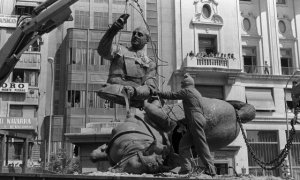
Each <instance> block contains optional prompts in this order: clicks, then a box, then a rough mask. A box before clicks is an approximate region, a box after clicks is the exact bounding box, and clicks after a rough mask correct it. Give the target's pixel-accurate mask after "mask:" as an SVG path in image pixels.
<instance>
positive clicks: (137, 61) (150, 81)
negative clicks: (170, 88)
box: [98, 14, 156, 104]
mask: <svg viewBox="0 0 300 180" xmlns="http://www.w3.org/2000/svg"><path fill="white" fill-rule="evenodd" d="M128 16H129V15H128ZM128 16H127V15H126V14H125V15H122V16H121V17H120V18H119V19H118V20H117V21H116V22H115V23H114V24H113V25H112V26H111V27H110V28H109V29H108V30H107V32H106V33H105V34H104V36H103V37H102V39H101V41H100V42H99V46H98V53H99V55H100V56H102V57H103V58H105V59H107V60H110V61H111V65H110V68H109V75H108V79H107V83H109V84H113V85H114V84H115V85H116V86H110V87H105V88H106V89H107V91H106V90H105V89H104V90H101V92H100V91H99V95H100V97H101V93H102V95H103V94H109V97H114V96H113V94H116V97H114V98H113V99H114V100H115V101H118V97H120V96H122V95H121V93H120V89H121V88H122V87H120V86H118V85H122V86H128V87H132V89H133V90H132V91H134V92H132V93H135V94H134V95H133V94H130V95H129V97H132V96H134V99H136V100H139V99H140V100H142V99H146V98H148V97H149V96H150V95H151V94H152V91H153V90H154V89H156V84H155V76H156V63H155V62H153V61H152V60H151V59H149V58H148V57H147V56H146V55H145V52H144V48H143V47H144V46H145V44H146V43H147V40H148V39H147V38H146V37H148V35H146V32H145V31H143V33H140V32H139V33H140V34H142V35H144V36H143V37H137V36H138V35H135V34H134V33H133V36H132V46H131V47H126V46H123V45H120V44H118V45H115V44H112V42H113V38H114V37H115V35H116V34H117V33H118V31H120V30H121V29H122V28H123V26H124V24H126V20H127V18H128ZM138 30H139V31H142V28H137V29H136V30H135V31H138ZM136 39H137V40H138V43H137V44H135V40H136ZM122 89H123V88H122ZM104 96H105V95H103V96H102V97H103V98H105V97H104ZM109 100H110V99H109ZM133 104H135V103H133Z"/></svg>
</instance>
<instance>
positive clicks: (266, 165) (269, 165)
mask: <svg viewBox="0 0 300 180" xmlns="http://www.w3.org/2000/svg"><path fill="white" fill-rule="evenodd" d="M236 117H237V121H238V123H239V125H240V127H241V131H242V134H243V138H244V140H245V143H246V145H247V148H248V152H249V153H250V154H251V156H252V158H253V159H254V161H255V162H256V163H257V164H258V165H259V166H260V167H261V168H263V169H264V170H274V169H276V168H278V167H279V166H280V165H281V164H282V163H283V161H284V160H285V158H286V157H287V155H288V154H289V150H290V148H291V145H292V144H293V139H294V135H295V134H296V130H295V127H294V125H295V123H296V122H297V115H296V116H295V118H294V119H293V120H292V122H291V125H292V129H291V130H290V131H289V139H288V140H287V143H286V145H285V147H284V149H283V150H282V151H281V152H280V154H279V155H278V156H277V157H276V158H275V159H273V160H271V161H269V162H263V161H262V160H260V158H258V157H257V156H256V154H255V152H254V150H253V148H252V146H251V144H250V143H249V140H248V139H247V136H246V133H245V130H244V128H243V124H242V121H241V119H240V117H239V116H238V113H237V112H236Z"/></svg>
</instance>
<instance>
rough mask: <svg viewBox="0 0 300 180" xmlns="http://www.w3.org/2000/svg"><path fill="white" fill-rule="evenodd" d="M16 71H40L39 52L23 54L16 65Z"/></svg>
mask: <svg viewBox="0 0 300 180" xmlns="http://www.w3.org/2000/svg"><path fill="white" fill-rule="evenodd" d="M15 68H18V69H37V70H40V69H41V53H40V52H24V53H23V54H22V56H21V58H20V60H19V62H18V63H17V65H16V67H15Z"/></svg>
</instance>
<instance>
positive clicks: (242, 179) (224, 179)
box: [88, 171, 282, 180]
mask: <svg viewBox="0 0 300 180" xmlns="http://www.w3.org/2000/svg"><path fill="white" fill-rule="evenodd" d="M88 175H90V176H106V177H108V176H113V177H142V178H151V179H153V178H158V179H161V178H167V179H170V178H174V179H178V178H180V179H198V180H201V179H205V180H206V179H217V180H282V179H281V178H280V177H274V176H261V177H256V176H253V175H245V176H239V177H236V176H229V175H226V176H225V175H217V176H214V177H211V176H209V175H206V174H200V175H199V174H198V175H197V174H184V175H180V174H174V173H160V174H129V173H112V172H101V171H97V172H92V173H90V174H88Z"/></svg>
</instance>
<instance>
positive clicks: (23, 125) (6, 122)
mask: <svg viewBox="0 0 300 180" xmlns="http://www.w3.org/2000/svg"><path fill="white" fill-rule="evenodd" d="M36 126H37V121H36V119H35V118H23V117H0V129H25V130H35V129H36Z"/></svg>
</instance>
